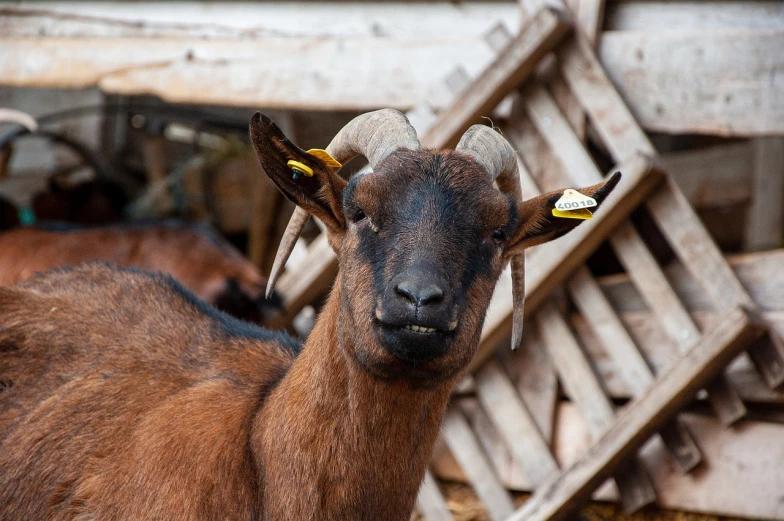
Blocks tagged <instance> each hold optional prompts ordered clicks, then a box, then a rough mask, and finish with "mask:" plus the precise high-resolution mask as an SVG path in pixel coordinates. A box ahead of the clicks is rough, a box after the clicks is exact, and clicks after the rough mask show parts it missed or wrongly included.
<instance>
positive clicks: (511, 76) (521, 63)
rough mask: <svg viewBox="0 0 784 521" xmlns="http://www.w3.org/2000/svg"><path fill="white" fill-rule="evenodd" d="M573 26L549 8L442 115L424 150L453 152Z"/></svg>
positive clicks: (427, 135)
mask: <svg viewBox="0 0 784 521" xmlns="http://www.w3.org/2000/svg"><path fill="white" fill-rule="evenodd" d="M570 28H571V26H570V25H569V23H568V21H567V20H566V18H565V16H564V14H563V13H561V12H559V11H557V10H555V9H551V8H545V9H542V10H541V11H539V13H538V14H537V15H536V16H535V17H534V18H533V19H532V20H531V23H530V24H528V26H527V28H526V30H525V31H523V32H521V33H520V35H519V36H518V37H517V38H515V40H514V41H513V43H512V44H511V45H510V46H508V47H507V48H506V49H505V50H504V51H503V52H502V53H501V54H499V55H498V57H497V58H496V59H495V61H493V63H492V64H491V65H490V66H489V67H488V68H487V69H485V70H484V71H483V72H482V74H481V76H479V77H478V78H477V80H476V81H475V82H474V83H472V84H471V85H470V86H469V87H468V89H467V90H466V91H465V92H464V93H463V94H462V95H461V96H460V97H459V99H458V100H457V101H456V102H454V103H452V104H451V105H450V107H449V108H448V109H446V110H444V111H442V112H441V113H440V114H439V115H438V118H437V119H436V121H435V123H434V124H433V126H432V127H431V128H430V130H429V131H428V132H427V133H425V134H424V135H423V136H422V137H421V139H420V141H421V143H422V146H424V147H434V148H451V147H454V146H455V145H456V144H457V142H458V141H459V139H460V136H461V135H462V134H463V132H465V131H466V129H468V127H469V126H471V125H472V124H473V123H477V122H478V121H479V118H480V117H481V116H490V114H491V111H492V109H493V108H495V106H496V105H498V103H499V102H500V101H501V100H502V99H504V97H506V95H507V94H508V93H509V92H510V91H511V90H512V89H513V88H514V87H516V86H517V85H519V84H521V83H522V82H523V81H525V80H526V78H527V77H528V76H529V75H530V74H531V72H533V69H534V67H535V66H536V64H537V63H539V60H540V59H541V58H542V57H543V56H544V55H546V54H547V53H548V52H550V51H552V49H553V48H554V47H555V46H556V45H557V44H558V43H560V42H561V41H562V40H563V38H564V37H565V36H566V35H567V34H568V33H569V30H570Z"/></svg>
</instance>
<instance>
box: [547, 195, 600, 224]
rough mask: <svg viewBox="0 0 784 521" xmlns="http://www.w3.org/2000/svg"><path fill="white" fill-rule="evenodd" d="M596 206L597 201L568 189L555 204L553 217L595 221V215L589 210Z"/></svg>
mask: <svg viewBox="0 0 784 521" xmlns="http://www.w3.org/2000/svg"><path fill="white" fill-rule="evenodd" d="M594 206H596V199H594V198H593V197H588V196H587V195H583V194H581V193H580V192H578V191H577V190H573V189H571V188H568V189H566V190H564V193H563V195H562V196H561V198H560V199H558V201H557V202H556V203H555V208H553V215H554V216H556V217H563V218H565V219H584V220H587V219H593V213H591V211H590V210H588V208H593V207H594Z"/></svg>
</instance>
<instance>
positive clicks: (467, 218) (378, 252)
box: [251, 114, 618, 385]
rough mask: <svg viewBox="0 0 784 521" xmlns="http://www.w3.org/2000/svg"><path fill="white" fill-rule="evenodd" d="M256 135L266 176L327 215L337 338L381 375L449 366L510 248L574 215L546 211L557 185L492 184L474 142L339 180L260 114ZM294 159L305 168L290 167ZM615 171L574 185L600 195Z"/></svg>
mask: <svg viewBox="0 0 784 521" xmlns="http://www.w3.org/2000/svg"><path fill="white" fill-rule="evenodd" d="M251 137H252V139H253V142H254V146H255V148H256V152H257V155H258V157H259V160H260V162H261V164H262V166H263V167H264V170H265V172H266V173H267V174H268V175H269V176H270V178H271V179H272V180H273V181H274V182H275V183H276V185H277V186H278V187H279V188H280V189H281V190H282V191H283V193H284V194H285V195H286V196H287V197H289V198H290V199H291V200H292V201H294V202H295V203H297V204H298V205H299V206H301V207H302V208H304V209H305V210H307V211H309V212H310V213H312V214H314V215H316V216H317V217H319V218H320V219H321V220H322V221H323V222H324V224H325V225H326V227H327V231H328V237H329V241H330V244H331V245H332V247H333V249H334V250H335V251H336V253H337V254H338V257H339V260H340V273H339V275H338V281H339V282H338V287H339V297H338V298H340V316H339V317H337V322H338V327H337V341H338V342H339V343H340V345H341V348H342V349H343V350H344V352H345V353H346V354H347V355H348V356H350V357H351V358H352V359H353V360H354V361H355V362H356V363H357V364H358V366H359V367H361V368H362V369H364V370H365V371H367V372H369V373H370V374H371V375H373V376H374V377H377V378H382V379H390V380H392V379H406V380H410V381H412V382H415V383H416V384H418V385H434V384H438V383H440V382H442V381H444V380H445V379H448V378H450V377H453V376H454V375H456V374H457V373H458V372H459V371H460V370H461V369H463V368H465V367H466V366H467V365H468V363H469V362H470V360H471V358H472V357H473V355H474V352H475V350H476V348H477V345H478V343H479V336H480V333H481V329H482V323H483V321H484V316H485V312H486V310H487V307H488V305H489V303H490V298H491V296H492V293H493V289H494V287H495V283H496V281H497V280H498V278H499V276H500V275H501V272H502V270H503V268H504V267H505V266H506V264H507V263H508V262H509V260H510V258H511V257H512V256H513V255H516V254H519V253H521V252H522V250H523V249H525V248H526V247H528V246H531V245H535V244H540V243H542V242H546V241H548V240H551V239H554V238H557V237H560V236H561V235H563V234H565V233H566V232H568V231H570V230H571V229H573V228H574V227H575V226H577V225H578V224H579V223H580V222H581V221H579V220H575V219H563V218H557V217H553V215H552V209H553V208H554V205H555V202H556V201H557V200H558V199H559V198H560V196H561V194H562V192H552V193H549V194H545V195H542V196H539V197H535V198H533V199H530V200H527V201H521V200H520V199H519V196H518V197H514V196H512V195H510V194H508V193H504V192H502V191H500V190H498V189H497V188H495V186H494V184H493V176H491V175H489V174H488V170H487V168H486V167H485V166H484V165H483V164H482V163H481V162H480V161H478V160H477V159H475V157H474V156H473V155H471V154H469V153H465V152H460V151H434V150H419V149H417V150H412V149H407V148H397V149H396V150H394V151H392V152H391V153H389V154H387V155H386V156H384V157H383V158H382V159H381V160H379V161H377V163H376V164H375V165H373V166H374V170H373V173H369V174H366V175H361V176H357V177H355V178H354V179H352V180H351V181H350V182H346V181H345V180H344V179H342V178H341V177H340V176H338V175H337V172H336V171H335V169H332V168H330V167H329V166H328V165H327V164H325V163H324V162H322V161H321V160H320V159H319V158H317V157H315V156H312V155H310V154H308V153H306V152H304V151H302V150H300V149H299V148H297V147H296V146H295V145H293V144H292V143H291V142H290V141H288V140H287V139H286V137H285V136H284V135H283V134H282V133H281V131H280V130H279V129H278V128H277V126H275V125H274V123H272V122H271V121H270V120H269V119H267V118H265V117H264V116H261V115H260V114H257V115H256V116H254V118H253V120H252V121H251ZM333 143H334V142H333ZM331 146H332V145H331ZM507 146H508V145H507ZM338 159H339V160H342V159H341V158H338ZM290 160H294V161H297V162H300V163H302V164H304V165H306V166H307V167H308V168H309V169H311V170H312V171H313V173H312V175H309V176H292V171H291V169H290V168H289V167H288V166H287V162H288V161H290ZM371 164H373V161H371ZM512 164H515V163H514V160H513V161H512ZM515 168H516V166H515ZM295 177H296V179H295ZM617 181H618V177H614V178H613V179H612V180H610V181H608V182H607V183H603V184H600V185H595V186H593V187H590V188H586V189H582V190H580V191H581V192H583V193H585V194H587V195H590V196H592V197H594V198H595V199H596V200H597V203H601V202H602V201H603V200H604V198H605V197H606V196H607V195H608V194H609V193H610V191H611V190H612V188H613V187H614V186H615V184H616V183H617ZM498 184H499V186H500V185H501V182H500V178H499V183H498ZM518 191H519V190H518Z"/></svg>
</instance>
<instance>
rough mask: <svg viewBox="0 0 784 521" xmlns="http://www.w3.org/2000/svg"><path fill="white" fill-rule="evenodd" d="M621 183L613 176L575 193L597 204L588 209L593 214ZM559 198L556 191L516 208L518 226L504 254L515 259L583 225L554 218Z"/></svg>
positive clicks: (615, 175) (618, 176)
mask: <svg viewBox="0 0 784 521" xmlns="http://www.w3.org/2000/svg"><path fill="white" fill-rule="evenodd" d="M620 180H621V173H620V172H616V173H615V174H613V176H612V177H610V179H608V180H607V181H605V182H603V183H599V184H597V185H593V186H589V187H587V188H580V189H579V190H577V191H578V192H580V193H582V194H584V195H587V196H589V197H593V198H594V199H595V200H596V206H595V207H593V208H591V211H592V212H595V211H596V210H597V209H598V208H599V207H600V206H601V204H602V202H604V200H605V199H606V198H607V196H608V195H610V192H612V191H613V188H615V185H617V184H618V181H620ZM562 195H563V190H559V191H556V192H550V193H547V194H543V195H540V196H539V197H534V198H532V199H528V200H527V201H523V202H522V203H520V204H518V205H517V215H518V217H519V224H518V225H517V229H516V230H515V232H514V234H513V235H512V238H511V239H510V240H509V242H508V245H507V247H506V250H505V252H504V253H506V254H507V255H514V254H517V253H520V252H522V251H523V250H524V249H526V248H529V247H531V246H536V245H537V244H542V243H544V242H548V241H551V240H553V239H557V238H558V237H561V236H563V235H565V234H567V233H569V232H570V231H572V230H574V229H575V228H576V227H577V226H578V225H579V224H580V223H582V222H583V221H582V220H580V219H569V218H564V217H556V216H554V215H553V209H554V208H555V203H556V202H557V201H558V199H560V198H561V196H562Z"/></svg>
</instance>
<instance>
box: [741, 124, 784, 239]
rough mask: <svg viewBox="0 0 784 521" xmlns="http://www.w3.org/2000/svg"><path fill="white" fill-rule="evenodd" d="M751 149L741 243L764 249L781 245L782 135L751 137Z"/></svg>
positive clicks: (783, 213) (783, 233)
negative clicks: (748, 195)
mask: <svg viewBox="0 0 784 521" xmlns="http://www.w3.org/2000/svg"><path fill="white" fill-rule="evenodd" d="M752 150H753V158H754V161H753V163H752V164H753V175H752V179H753V188H752V189H753V194H752V199H751V208H749V217H748V222H747V225H746V241H745V245H744V246H745V249H747V250H763V249H766V248H772V247H777V246H782V245H784V244H782V240H783V239H784V229H782V227H784V138H782V137H780V136H770V137H762V138H756V139H753V140H752Z"/></svg>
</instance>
